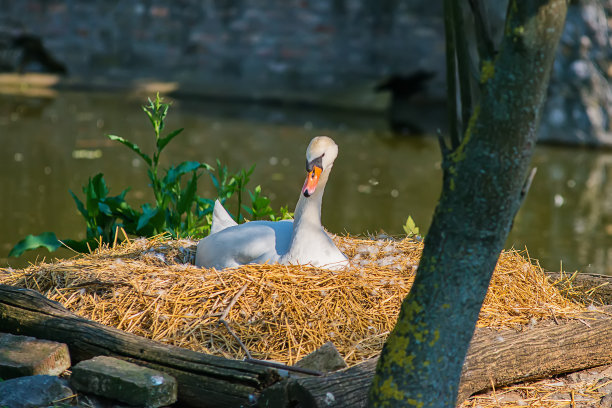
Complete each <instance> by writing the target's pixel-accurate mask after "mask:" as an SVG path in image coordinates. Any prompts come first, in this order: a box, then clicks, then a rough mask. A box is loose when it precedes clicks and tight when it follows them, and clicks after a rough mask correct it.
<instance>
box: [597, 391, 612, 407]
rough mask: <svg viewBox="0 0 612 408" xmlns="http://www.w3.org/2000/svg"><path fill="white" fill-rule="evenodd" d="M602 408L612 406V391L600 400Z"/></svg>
mask: <svg viewBox="0 0 612 408" xmlns="http://www.w3.org/2000/svg"><path fill="white" fill-rule="evenodd" d="M599 407H600V408H612V392H611V393H609V394H608V395H606V396H604V397H602V398H601V400H600V401H599Z"/></svg>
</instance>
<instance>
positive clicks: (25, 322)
mask: <svg viewBox="0 0 612 408" xmlns="http://www.w3.org/2000/svg"><path fill="white" fill-rule="evenodd" d="M0 331H4V332H9V333H12V334H24V335H28V336H34V337H38V338H41V339H47V340H54V341H59V342H62V343H66V344H67V345H68V348H69V350H70V356H71V358H72V361H73V363H77V362H78V361H81V360H85V359H89V358H91V357H94V356H97V355H107V356H114V357H119V358H122V359H124V360H127V361H131V362H133V363H137V364H141V365H145V366H148V367H151V368H155V369H158V370H160V371H164V372H166V373H169V374H170V375H172V376H174V377H175V378H176V380H177V382H178V384H179V387H178V398H179V402H180V403H181V406H193V407H237V406H241V405H247V404H249V401H253V400H254V399H255V398H256V397H257V395H258V394H259V393H260V392H261V391H262V390H263V389H264V388H266V387H268V386H269V385H271V384H273V383H275V382H277V381H278V379H279V376H278V372H277V370H275V369H271V368H268V367H262V366H259V365H255V364H250V363H246V362H243V361H237V360H229V359H225V358H221V357H216V356H211V355H207V354H203V353H197V352H195V351H191V350H186V349H182V348H179V347H174V346H168V345H164V344H161V343H159V342H155V341H152V340H148V339H145V338H142V337H139V336H136V335H133V334H130V333H126V332H123V331H121V330H117V329H115V328H111V327H107V326H104V325H102V324H99V323H96V322H93V321H91V320H87V319H84V318H81V317H79V316H77V315H75V314H73V313H72V312H69V311H68V310H66V309H65V308H64V307H63V306H62V305H60V304H59V303H57V302H54V301H51V300H49V299H47V298H45V297H44V296H42V295H41V294H39V293H37V292H35V291H32V290H28V289H18V288H14V287H11V286H6V285H0Z"/></svg>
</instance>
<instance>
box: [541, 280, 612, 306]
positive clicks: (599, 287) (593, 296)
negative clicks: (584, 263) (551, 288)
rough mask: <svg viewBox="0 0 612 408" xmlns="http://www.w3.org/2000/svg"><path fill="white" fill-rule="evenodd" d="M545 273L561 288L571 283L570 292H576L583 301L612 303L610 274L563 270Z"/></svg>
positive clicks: (603, 303)
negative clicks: (573, 272)
mask: <svg viewBox="0 0 612 408" xmlns="http://www.w3.org/2000/svg"><path fill="white" fill-rule="evenodd" d="M546 275H547V276H548V277H549V278H550V279H552V281H553V282H556V285H558V286H559V287H560V288H561V289H565V288H568V287H569V286H570V285H571V287H572V289H573V291H572V292H573V293H576V294H578V296H579V297H580V298H581V300H583V301H585V302H588V301H592V300H595V301H597V303H600V304H602V305H612V276H610V275H599V274H596V273H584V272H580V273H576V274H573V275H568V274H567V273H565V272H562V273H559V272H546Z"/></svg>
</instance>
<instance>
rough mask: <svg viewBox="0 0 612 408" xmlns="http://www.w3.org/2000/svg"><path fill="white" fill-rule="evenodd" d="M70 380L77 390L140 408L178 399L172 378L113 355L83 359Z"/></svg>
mask: <svg viewBox="0 0 612 408" xmlns="http://www.w3.org/2000/svg"><path fill="white" fill-rule="evenodd" d="M70 382H71V384H72V386H73V387H74V388H75V389H76V390H78V391H81V392H90V393H92V394H96V395H101V396H103V397H106V398H110V399H115V400H117V401H121V402H125V403H127V404H130V405H136V406H141V407H142V406H144V407H161V406H164V405H170V404H172V403H174V402H175V401H176V392H177V385H176V380H175V379H174V378H173V377H171V376H169V375H168V374H165V373H162V372H160V371H157V370H152V369H150V368H147V367H141V366H139V365H136V364H132V363H129V362H127V361H123V360H120V359H117V358H113V357H105V356H99V357H94V358H92V359H91V360H86V361H81V362H80V363H78V364H77V365H75V366H74V367H73V368H72V376H71V377H70Z"/></svg>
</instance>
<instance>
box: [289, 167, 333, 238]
mask: <svg viewBox="0 0 612 408" xmlns="http://www.w3.org/2000/svg"><path fill="white" fill-rule="evenodd" d="M329 171H330V169H326V170H325V171H324V172H323V173H322V174H321V177H320V178H319V183H318V185H317V188H316V189H315V192H314V194H313V195H311V196H310V197H304V195H303V194H300V198H299V200H298V202H297V205H296V206H295V215H294V228H293V235H294V236H295V235H296V233H297V232H298V230H299V228H300V225H304V224H310V225H311V226H316V227H321V228H322V226H321V204H322V203H323V193H324V191H325V185H326V184H327V178H328V177H329Z"/></svg>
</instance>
